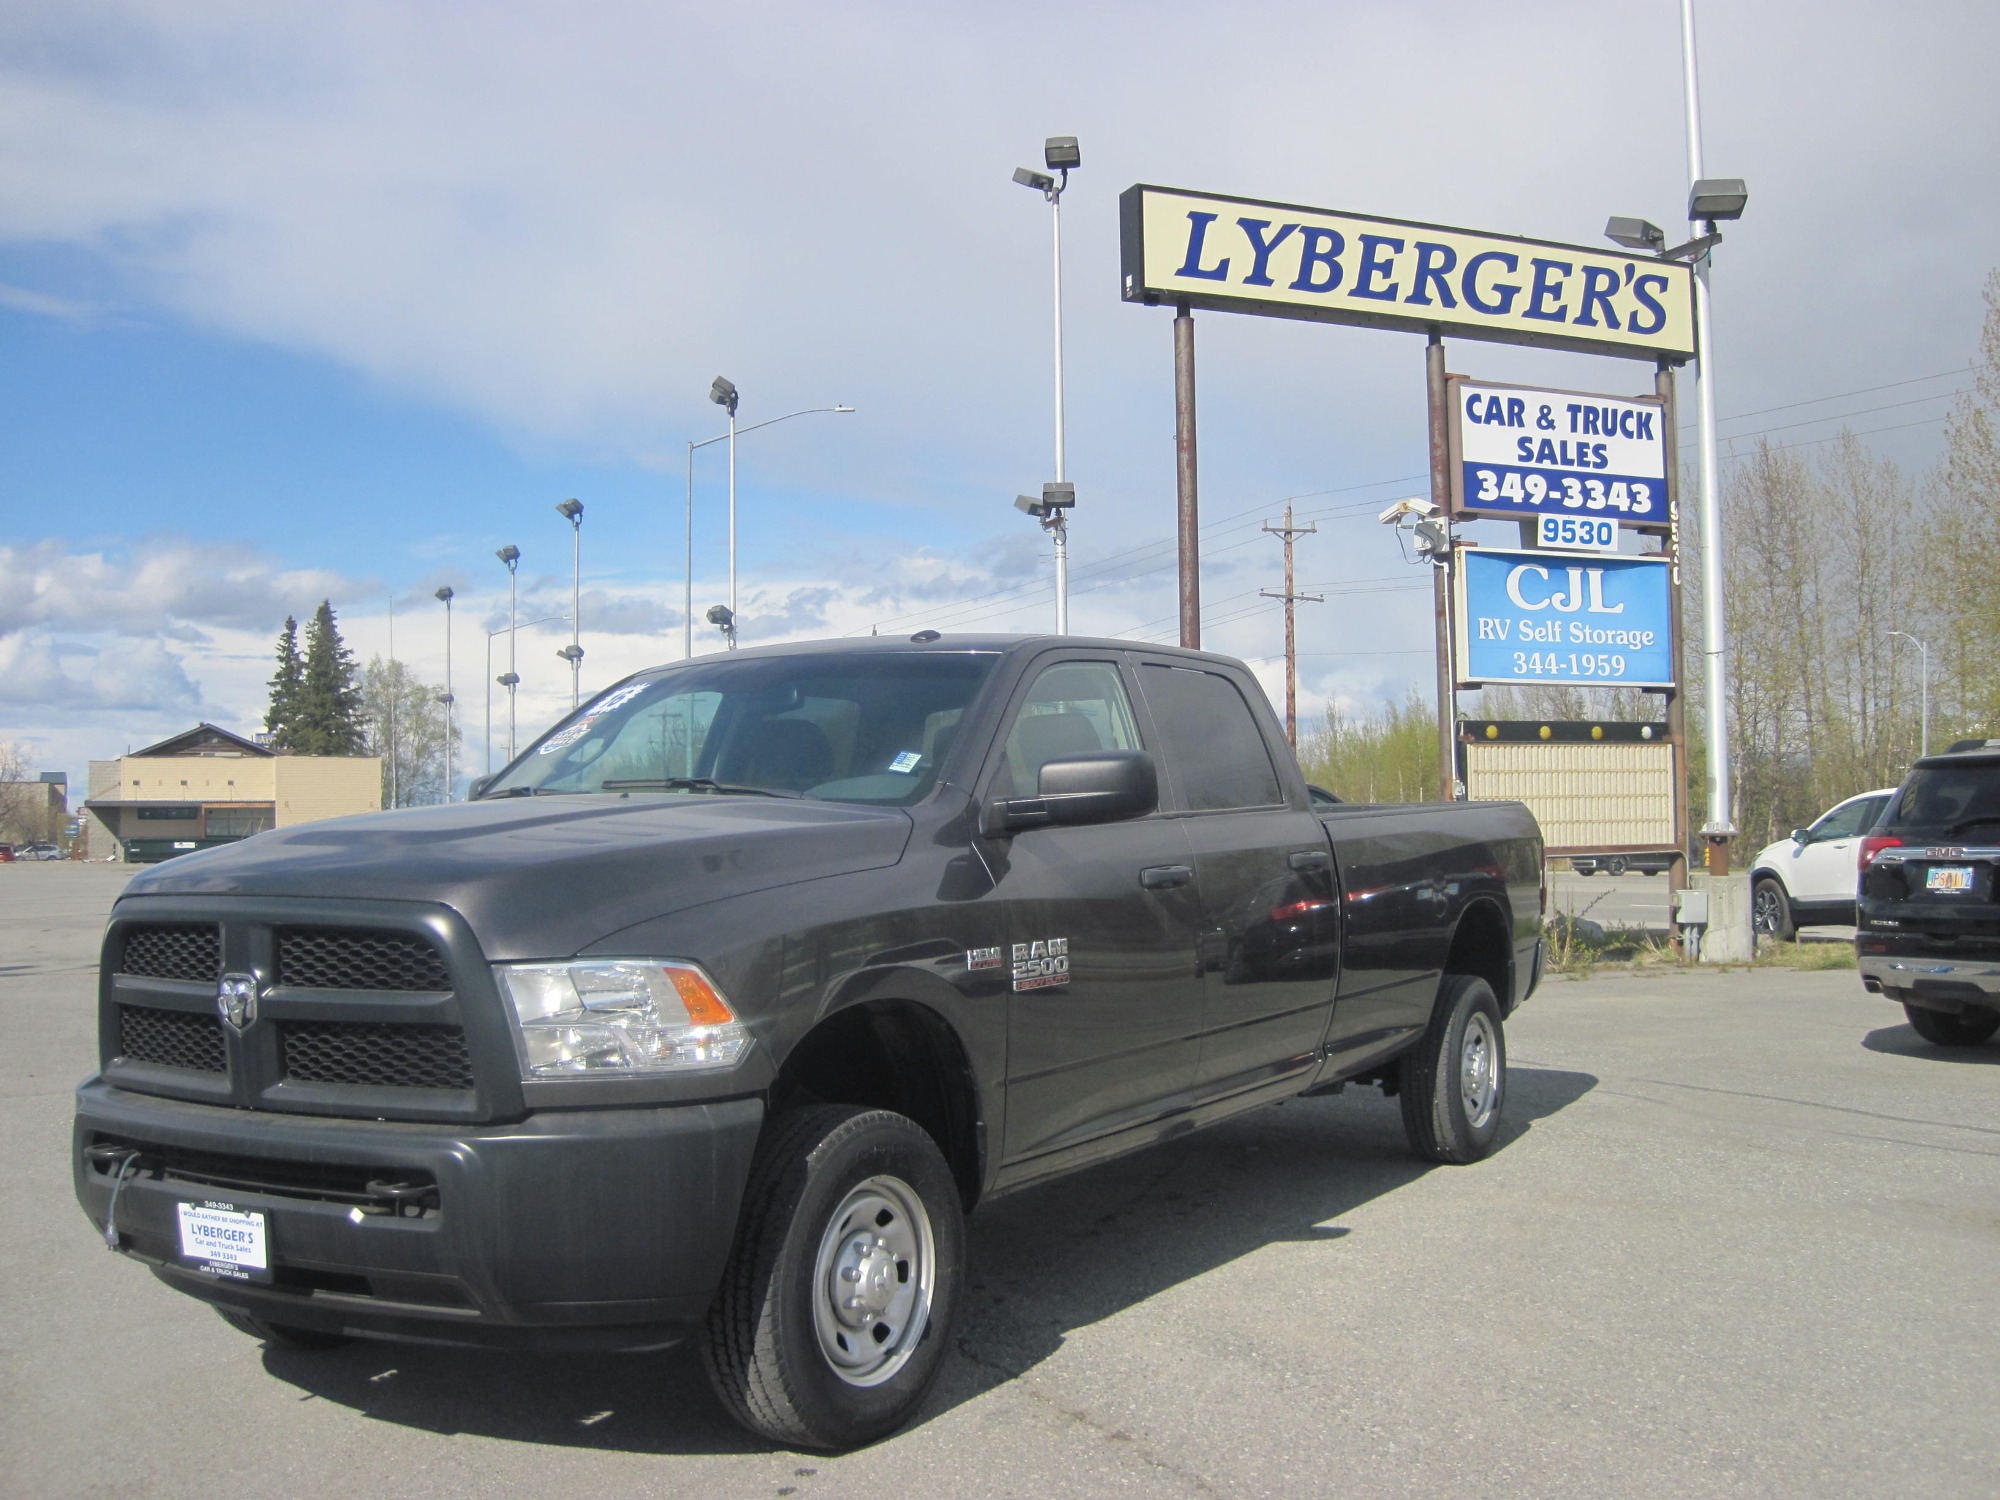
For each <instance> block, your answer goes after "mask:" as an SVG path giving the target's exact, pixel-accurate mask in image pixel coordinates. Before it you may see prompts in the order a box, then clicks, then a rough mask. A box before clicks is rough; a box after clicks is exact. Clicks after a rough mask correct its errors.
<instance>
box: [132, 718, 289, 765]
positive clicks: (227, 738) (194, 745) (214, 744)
mask: <svg viewBox="0 0 2000 1500" xmlns="http://www.w3.org/2000/svg"><path fill="white" fill-rule="evenodd" d="M132 754H133V755H134V756H144V755H259V756H262V757H264V758H265V759H267V760H268V759H270V758H271V757H272V756H274V755H276V754H277V751H275V750H273V749H271V747H270V746H268V745H260V744H258V743H257V742H256V741H255V740H246V739H245V738H243V736H242V735H240V734H231V733H230V732H229V731H228V730H227V729H223V728H221V727H220V726H219V725H215V724H210V723H207V722H205V721H204V722H203V723H200V724H197V725H195V727H194V728H192V729H189V730H186V731H184V732H182V733H180V734H177V735H175V736H174V737H173V738H172V739H165V740H161V741H160V742H159V744H157V745H148V746H147V747H146V748H145V749H143V750H134V751H133V752H132Z"/></svg>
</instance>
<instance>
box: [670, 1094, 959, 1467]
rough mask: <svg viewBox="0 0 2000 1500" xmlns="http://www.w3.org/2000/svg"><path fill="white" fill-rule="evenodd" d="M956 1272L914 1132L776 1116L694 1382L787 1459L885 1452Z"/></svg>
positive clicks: (865, 1119) (937, 1355) (930, 1173)
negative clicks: (883, 1443)
mask: <svg viewBox="0 0 2000 1500" xmlns="http://www.w3.org/2000/svg"><path fill="white" fill-rule="evenodd" d="M964 1261H965V1219H964V1213H963V1210H962V1209H961V1208H960V1205H959V1199H958V1188H957V1185H956V1184H955V1183H954V1182H953V1181H952V1176H951V1169H950V1168H949V1167H947V1166H946V1165H945V1160H944V1157H943V1155H942V1154H941V1153H940V1152H939V1151H938V1148H937V1145H936V1143H935V1142H934V1141H932V1140H931V1138H930V1136H929V1135H928V1134H927V1133H926V1132H925V1131H924V1130H923V1128H922V1127H921V1126H919V1125H917V1124H916V1123H915V1122H914V1121H912V1120H909V1119H906V1118H905V1117H904V1116H902V1115H898V1114H892V1113H890V1112H889V1111H887V1110H863V1109H855V1108H850V1107H847V1106H842V1105H815V1106H813V1107H811V1108H807V1109H800V1110H796V1111H793V1112H790V1113H787V1114H784V1115H781V1116H780V1117H778V1118H777V1119H776V1120H773V1121H772V1122H771V1124H770V1125H769V1127H767V1137H766V1140H765V1141H764V1143H763V1144H762V1145H760V1146H759V1148H758V1152H757V1160H756V1163H755V1165H754V1166H753V1167H752V1168H751V1173H750V1183H749V1186H748V1188H747V1189H746V1190H745V1193H744V1204H743V1221H742V1224H741V1226H740V1227H739V1229H738V1232H737V1240H736V1248H735V1250H734V1251H733V1252H732V1253H731V1255H730V1259H729V1265H728V1267H727V1268H726V1269H725V1270H724V1272H723V1278H722V1286H721V1289H720V1290H719V1291H718V1292H717V1293H716V1299H715V1305H714V1306H713V1307H712V1308H711V1309H710V1311H709V1317H708V1329H707V1337H706V1339H705V1341H704V1352H705V1355H706V1359H707V1364H708V1374H709V1381H710V1383H711V1384H712V1385H713V1386H714V1387H715V1391H716V1394H717V1395H718V1396H719V1397H720V1398H721V1400H722V1403H723V1405H724V1406H726V1407H727V1408H728V1409H729V1411H730V1414H731V1415H732V1416H734V1417H735V1418H736V1420H737V1421H739V1422H741V1423H742V1424H743V1425H744V1426H745V1427H748V1428H749V1429H750V1430H751V1431H753V1432H755V1433H758V1434H759V1435H760V1436H763V1437H766V1438H769V1439H770V1440H772V1441H773V1442H777V1443H782V1444H785V1445H786V1446H788V1447H794V1448H810V1449H820V1450H825V1451H837V1450H840V1449H846V1448H855V1447H859V1446H861V1445H862V1444H864V1443H869V1442H873V1441H874V1440H876V1439H877V1438H881V1437H886V1436H887V1435H888V1434H889V1433H891V1432H894V1431H895V1430H896V1429H897V1428H898V1427H900V1426H901V1425H902V1424H903V1423H904V1422H906V1421H907V1420H908V1419H909V1417H910V1415H911V1414H912V1413H913V1412H914V1411H915V1410H916V1408H917V1404H918V1403H919V1402H920V1401H922V1399H923V1397H924V1393H925V1392H926V1391H927V1390H928V1389H929V1388H930V1384H931V1381H932V1379H933V1378H934V1377H935V1376H936V1374H937V1371H938V1366H939V1363H940V1361H941V1360H942V1359H943V1357H944V1351H945V1348H946V1346H947V1345H948V1344H949V1342H950V1339H951V1325H952V1320H953V1316H954V1314H955V1312H956V1309H957V1303H958V1292H959V1284H960V1281H961V1279H962V1276H963V1266H964Z"/></svg>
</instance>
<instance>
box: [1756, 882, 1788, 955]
mask: <svg viewBox="0 0 2000 1500" xmlns="http://www.w3.org/2000/svg"><path fill="white" fill-rule="evenodd" d="M1750 927H1751V930H1752V931H1754V932H1755V933H1756V934H1757V936H1758V937H1767V938H1771V939H1772V940H1774V941H1776V942H1780V943H1789V942H1790V941H1791V940H1792V939H1793V938H1794V937H1795V936H1797V934H1798V928H1797V927H1796V926H1795V925H1794V924H1793V922H1792V903H1791V902H1790V901H1788V900H1786V899H1785V888H1784V886H1783V885H1782V884H1780V883H1779V881H1778V878H1777V877H1776V876H1775V875H1765V876H1762V877H1760V878H1759V879H1758V881H1757V884H1756V885H1755V886H1754V887H1753V888H1752V889H1751V892H1750Z"/></svg>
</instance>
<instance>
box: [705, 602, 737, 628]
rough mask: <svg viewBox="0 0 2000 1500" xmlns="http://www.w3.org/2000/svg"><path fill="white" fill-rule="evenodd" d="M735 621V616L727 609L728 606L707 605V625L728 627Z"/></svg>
mask: <svg viewBox="0 0 2000 1500" xmlns="http://www.w3.org/2000/svg"><path fill="white" fill-rule="evenodd" d="M735 620H736V616H735V614H734V613H732V612H731V610H730V608H729V606H728V605H726V604H711V605H709V607H708V623H709V624H711V625H722V626H728V625H731V624H733V623H734V622H735Z"/></svg>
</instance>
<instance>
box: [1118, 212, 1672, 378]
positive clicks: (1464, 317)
mask: <svg viewBox="0 0 2000 1500" xmlns="http://www.w3.org/2000/svg"><path fill="white" fill-rule="evenodd" d="M1118 209H1119V233H1120V245H1121V255H1122V268H1121V269H1122V276H1123V281H1122V295H1123V297H1124V300H1125V301H1127V302H1144V303H1166V304H1169V305H1176V304H1180V303H1185V304H1187V305H1188V306H1189V307H1203V308H1214V309H1217V310H1219V311H1223V312H1239V313H1254V314H1259V315H1262V316H1265V317H1278V318H1306V319H1312V320H1316V321H1319V322H1326V323H1356V324H1361V325H1363V326H1365V327H1370V328H1391V329H1402V330H1405V331H1408V332H1415V333H1432V332H1435V333H1439V334H1451V335H1456V336H1458V337H1460V338H1474V339H1489V340H1496V341H1499V342H1501V343H1512V344H1533V345H1537V346H1540V347H1543V348H1550V349H1573V350H1576V351H1578V352H1580V353H1584V354H1611V355H1619V356H1623V357H1625V358H1628V359H1644V360H1658V359H1668V360H1676V361H1678V360H1684V359H1687V358H1689V357H1690V356H1692V355H1693V353H1694V352H1695V338H1694V273H1693V271H1692V270H1690V269H1689V268H1688V267H1687V266H1686V265H1683V264H1680V263H1678V262H1667V261H1661V260H1657V259H1655V258H1654V257H1652V256H1649V255H1631V254H1626V253H1623V252H1620V251H1616V250H1598V249H1594V248H1590V247H1586V246H1581V245H1563V244H1557V243H1554V242H1551V241H1547V240H1529V239H1520V238H1517V237H1515V236H1512V235H1498V234H1485V233H1481V232H1479V231H1477V230H1469V229H1448V228H1444V227H1441V226H1439V225H1435V224H1420V223H1414V222H1411V221H1408V220H1403V219H1380V218H1375V217H1372V216H1370V215H1366V214H1350V213H1343V212H1340V211H1338V210H1334V209H1324V208H1302V207H1299V206H1298V205H1296V204H1290V203H1268V202H1263V201H1261V200H1258V199H1254V198H1235V197H1230V196H1227V195H1225V194H1219V193H1192V192H1184V191H1182V190H1180V189H1176V188H1162V187H1153V186H1151V185H1149V184H1146V183H1140V184H1137V185H1136V186H1133V187H1130V188H1127V189H1126V190H1125V192H1124V193H1123V194H1121V195H1120V197H1119V200H1118Z"/></svg>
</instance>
